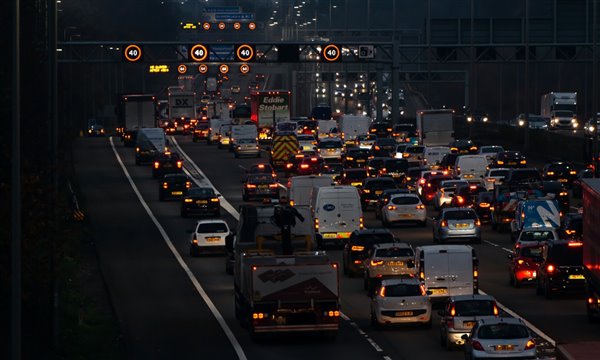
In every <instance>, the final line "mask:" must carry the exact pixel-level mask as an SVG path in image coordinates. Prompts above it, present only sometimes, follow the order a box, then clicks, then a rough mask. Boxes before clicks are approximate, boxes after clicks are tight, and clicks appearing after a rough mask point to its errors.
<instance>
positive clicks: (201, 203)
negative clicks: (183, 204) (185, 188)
mask: <svg viewBox="0 0 600 360" xmlns="http://www.w3.org/2000/svg"><path fill="white" fill-rule="evenodd" d="M196 204H198V205H206V204H208V200H196Z"/></svg>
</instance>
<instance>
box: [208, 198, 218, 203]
mask: <svg viewBox="0 0 600 360" xmlns="http://www.w3.org/2000/svg"><path fill="white" fill-rule="evenodd" d="M210 201H211V202H219V198H211V199H210Z"/></svg>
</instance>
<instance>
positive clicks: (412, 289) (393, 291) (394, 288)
mask: <svg viewBox="0 0 600 360" xmlns="http://www.w3.org/2000/svg"><path fill="white" fill-rule="evenodd" d="M422 295H423V291H422V290H421V287H420V286H419V285H417V284H397V285H388V286H386V287H385V296H386V297H401V296H422Z"/></svg>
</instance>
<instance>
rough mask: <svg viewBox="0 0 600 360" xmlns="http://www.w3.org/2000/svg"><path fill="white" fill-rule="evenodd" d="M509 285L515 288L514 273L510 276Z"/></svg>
mask: <svg viewBox="0 0 600 360" xmlns="http://www.w3.org/2000/svg"><path fill="white" fill-rule="evenodd" d="M508 284H509V285H510V286H515V277H514V275H513V274H512V273H509V274H508Z"/></svg>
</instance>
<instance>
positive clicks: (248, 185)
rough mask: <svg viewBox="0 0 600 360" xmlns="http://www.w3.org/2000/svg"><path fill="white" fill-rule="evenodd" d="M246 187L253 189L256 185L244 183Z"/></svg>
mask: <svg viewBox="0 0 600 360" xmlns="http://www.w3.org/2000/svg"><path fill="white" fill-rule="evenodd" d="M246 188H248V189H254V188H256V185H254V184H246Z"/></svg>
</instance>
